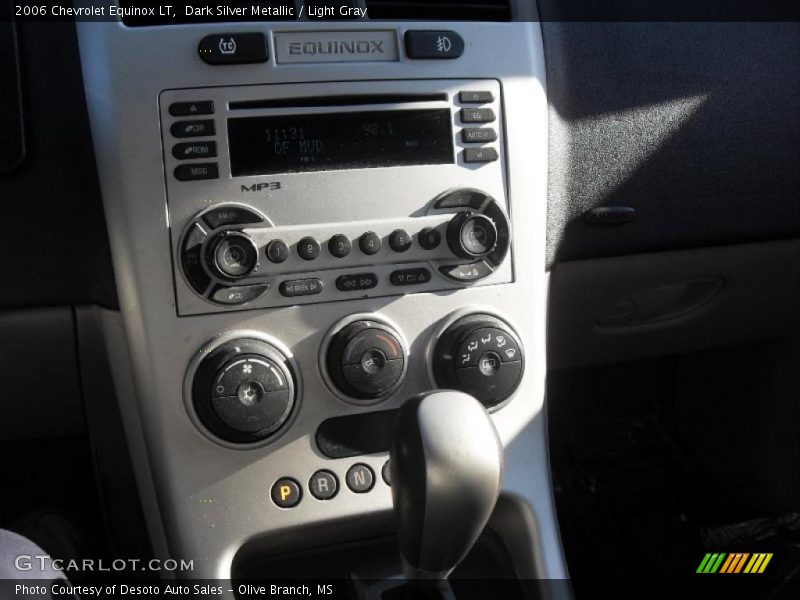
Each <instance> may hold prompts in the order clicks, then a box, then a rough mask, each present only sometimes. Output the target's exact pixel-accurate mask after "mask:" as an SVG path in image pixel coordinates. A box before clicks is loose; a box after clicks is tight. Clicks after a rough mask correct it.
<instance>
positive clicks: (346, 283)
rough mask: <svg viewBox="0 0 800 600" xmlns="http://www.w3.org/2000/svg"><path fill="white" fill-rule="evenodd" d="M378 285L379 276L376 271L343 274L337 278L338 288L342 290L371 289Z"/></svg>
mask: <svg viewBox="0 0 800 600" xmlns="http://www.w3.org/2000/svg"><path fill="white" fill-rule="evenodd" d="M376 285H378V278H377V277H376V276H375V274H374V273H356V274H354V275H341V276H339V277H338V278H337V279H336V288H337V289H338V290H339V291H341V292H355V291H358V290H369V289H372V288H374V287H375V286H376Z"/></svg>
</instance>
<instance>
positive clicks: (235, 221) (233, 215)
mask: <svg viewBox="0 0 800 600" xmlns="http://www.w3.org/2000/svg"><path fill="white" fill-rule="evenodd" d="M203 220H204V221H205V222H206V223H207V224H208V226H209V227H211V229H216V228H217V227H222V226H223V225H248V224H250V223H261V222H262V221H263V220H264V219H263V217H262V216H261V215H259V214H258V213H255V212H253V211H252V210H248V209H246V208H242V207H241V206H222V207H220V208H215V209H212V210H210V211H208V212H207V213H206V214H204V215H203Z"/></svg>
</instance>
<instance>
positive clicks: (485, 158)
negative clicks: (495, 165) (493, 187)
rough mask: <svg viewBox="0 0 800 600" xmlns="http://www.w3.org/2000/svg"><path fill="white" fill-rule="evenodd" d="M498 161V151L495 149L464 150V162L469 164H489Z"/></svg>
mask: <svg viewBox="0 0 800 600" xmlns="http://www.w3.org/2000/svg"><path fill="white" fill-rule="evenodd" d="M497 159H498V155H497V150H495V149H494V148H465V149H464V162H465V163H468V164H473V163H489V162H494V161H496V160H497Z"/></svg>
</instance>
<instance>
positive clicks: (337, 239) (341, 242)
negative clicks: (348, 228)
mask: <svg viewBox="0 0 800 600" xmlns="http://www.w3.org/2000/svg"><path fill="white" fill-rule="evenodd" d="M352 249H353V244H352V243H351V242H350V238H349V237H347V236H346V235H343V234H341V233H339V234H337V235H334V236H333V237H332V238H331V239H330V240H328V251H329V252H330V253H331V254H332V255H333V256H335V257H336V258H344V257H345V256H347V255H348V254H350V250H352Z"/></svg>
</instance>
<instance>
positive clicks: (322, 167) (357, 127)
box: [228, 109, 453, 177]
mask: <svg viewBox="0 0 800 600" xmlns="http://www.w3.org/2000/svg"><path fill="white" fill-rule="evenodd" d="M450 119H451V117H450V111H449V110H448V109H420V110H394V111H375V112H352V113H335V114H330V113H326V114H314V115H281V116H271V117H240V118H234V119H228V145H229V149H230V158H231V174H232V175H233V176H234V177H242V176H247V175H272V174H276V173H301V172H306V171H332V170H336V169H368V168H375V167H397V166H408V165H439V164H448V163H452V162H453V131H452V125H451V123H450Z"/></svg>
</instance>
